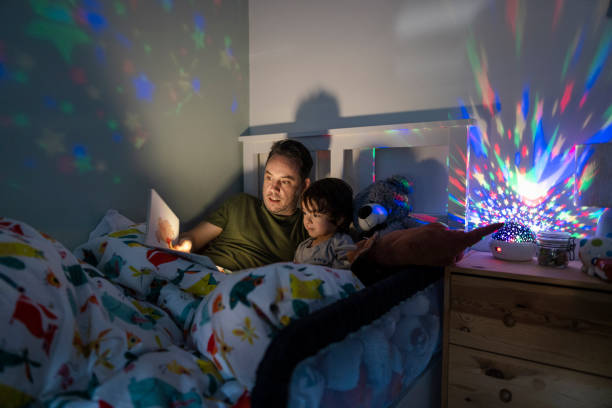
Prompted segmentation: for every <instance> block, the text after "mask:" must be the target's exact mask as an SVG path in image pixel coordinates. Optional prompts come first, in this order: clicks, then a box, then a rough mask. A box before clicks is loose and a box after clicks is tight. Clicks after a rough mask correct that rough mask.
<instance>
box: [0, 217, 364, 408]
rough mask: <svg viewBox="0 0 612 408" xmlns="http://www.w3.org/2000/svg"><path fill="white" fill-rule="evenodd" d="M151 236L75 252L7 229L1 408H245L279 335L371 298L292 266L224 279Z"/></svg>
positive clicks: (127, 234)
mask: <svg viewBox="0 0 612 408" xmlns="http://www.w3.org/2000/svg"><path fill="white" fill-rule="evenodd" d="M94 232H95V231H94ZM143 236H144V226H143V225H123V226H122V228H121V229H119V230H112V231H103V232H102V233H98V234H96V233H92V234H91V235H90V239H89V240H88V242H86V243H85V244H83V245H81V246H79V247H78V248H76V249H75V250H74V251H72V252H71V251H69V250H67V249H66V248H65V247H64V246H63V245H62V244H61V243H60V242H58V241H56V240H54V239H53V238H52V237H50V236H48V235H45V234H44V233H41V232H39V231H37V230H36V229H35V228H32V227H31V226H29V225H27V224H25V223H23V222H19V221H16V220H11V219H6V218H0V294H1V296H0V400H1V401H2V404H3V406H14V407H19V406H24V405H27V404H30V403H32V404H34V405H36V404H40V405H44V406H48V407H72V406H74V407H77V406H78V407H89V406H91V407H131V406H133V407H157V406H171V407H200V406H205V407H231V406H242V405H243V404H245V405H244V406H247V404H248V400H249V391H250V390H251V389H252V387H253V385H254V383H255V371H256V368H257V365H258V363H259V361H260V360H261V358H262V357H263V354H264V352H265V350H266V347H267V346H268V344H269V343H270V341H271V339H272V338H273V337H274V336H275V334H276V333H278V332H279V331H280V330H282V329H283V328H284V327H285V326H287V325H288V324H290V323H291V322H292V321H294V320H295V319H299V318H300V317H303V316H305V315H308V314H309V313H311V312H312V311H314V310H317V309H320V308H322V307H324V306H326V305H328V304H330V303H332V302H335V301H337V300H338V299H341V298H344V297H346V296H349V295H350V294H351V293H353V292H355V291H357V290H360V289H361V288H362V287H363V286H362V285H361V283H360V282H359V280H358V279H357V278H356V277H354V275H353V274H352V273H351V272H350V271H344V270H336V269H329V268H325V267H320V266H311V265H299V264H293V263H279V264H273V265H268V266H265V267H262V268H256V269H250V270H244V271H238V272H234V273H228V271H225V270H223V269H222V268H218V267H217V266H216V265H214V264H213V263H212V262H211V261H210V260H209V259H208V258H205V257H199V258H195V259H186V258H183V257H179V256H177V255H175V254H172V253H168V252H164V251H163V250H159V249H155V248H150V247H146V246H144V245H143V244H142V242H143Z"/></svg>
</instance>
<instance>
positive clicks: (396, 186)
mask: <svg viewBox="0 0 612 408" xmlns="http://www.w3.org/2000/svg"><path fill="white" fill-rule="evenodd" d="M411 194H412V183H411V182H410V181H409V180H408V179H407V178H406V177H404V176H400V175H395V176H392V177H389V178H387V179H384V180H379V181H376V182H374V183H372V184H370V185H369V186H368V187H366V188H365V189H363V190H361V191H360V192H359V193H357V195H356V196H355V199H354V202H353V205H354V209H355V210H354V213H353V226H354V228H355V232H356V234H355V235H356V236H357V238H364V237H369V236H371V235H373V234H374V233H375V232H378V233H379V235H384V234H386V233H388V232H391V231H394V230H397V229H403V228H411V227H415V226H418V225H421V224H420V223H419V222H417V221H416V220H415V219H413V218H411V217H410V212H411V211H412V205H411V204H410V195H411Z"/></svg>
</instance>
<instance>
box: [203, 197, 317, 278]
mask: <svg viewBox="0 0 612 408" xmlns="http://www.w3.org/2000/svg"><path fill="white" fill-rule="evenodd" d="M206 221H208V222H210V223H211V224H214V225H216V226H218V227H220V228H222V229H223V232H221V235H219V236H218V237H217V238H215V239H214V240H213V241H212V242H211V243H210V245H209V246H208V248H206V249H205V250H204V252H202V253H203V254H204V255H206V256H208V257H210V259H212V261H213V262H214V263H215V264H217V265H220V266H222V267H224V268H227V269H230V270H232V271H237V270H240V269H246V268H253V267H256V266H262V265H267V264H270V263H274V262H282V261H291V260H293V256H294V254H295V250H296V248H297V246H298V244H299V243H300V242H302V241H303V240H305V239H306V238H308V234H307V232H306V229H305V228H304V225H303V222H302V212H301V211H300V210H299V209H298V210H297V211H296V212H295V214H293V215H290V216H280V215H274V214H272V213H270V211H268V209H267V208H266V206H265V205H264V204H263V202H262V201H261V200H259V199H257V198H255V197H253V196H250V195H248V194H244V193H243V194H239V195H237V196H234V197H232V198H230V199H229V200H227V201H226V202H225V203H224V204H223V205H222V206H221V208H219V209H218V210H216V211H214V212H213V213H212V214H210V216H208V217H207V218H206Z"/></svg>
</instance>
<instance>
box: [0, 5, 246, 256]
mask: <svg viewBox="0 0 612 408" xmlns="http://www.w3.org/2000/svg"><path fill="white" fill-rule="evenodd" d="M248 87H249V65H248V6H247V2H246V0H214V1H213V0H201V1H199V0H198V1H196V0H192V1H187V0H180V1H172V0H163V1H162V0H159V1H153V0H151V1H148V0H147V1H144V0H130V1H127V0H126V1H111V0H82V1H68V0H64V1H46V0H30V1H23V0H4V1H2V2H1V3H0V135H1V137H0V151H1V152H2V160H1V164H0V168H1V171H0V191H2V193H1V194H2V199H1V200H0V215H2V216H5V217H12V218H17V219H19V220H22V221H26V222H28V223H30V224H31V225H33V226H35V227H37V228H39V229H41V230H43V231H45V232H47V233H49V234H51V235H53V236H54V237H56V238H57V239H59V240H60V241H62V242H64V243H65V244H67V245H68V246H70V247H72V246H74V245H76V244H78V243H81V242H84V240H85V239H86V238H87V234H88V232H89V231H91V229H92V228H93V227H94V226H95V224H96V223H97V222H98V220H99V219H100V218H101V217H102V216H103V215H104V213H105V211H106V210H107V209H109V208H115V209H117V210H119V211H120V212H121V213H123V214H124V215H126V216H127V217H129V218H131V219H133V220H134V221H137V222H140V221H144V219H145V215H146V202H147V197H148V189H149V188H150V187H154V188H155V189H157V191H158V192H159V193H160V194H161V195H162V197H164V198H165V199H166V201H167V202H168V204H169V205H170V206H171V207H172V208H173V209H174V210H175V212H176V213H177V215H178V216H179V217H180V218H181V219H182V220H183V221H185V222H186V223H187V224H188V225H189V224H193V222H195V220H197V219H198V217H199V216H200V215H201V214H202V212H204V211H206V210H207V209H209V208H210V207H211V206H214V205H216V203H218V202H219V201H220V200H221V199H223V198H225V197H227V196H228V195H230V194H232V193H234V192H237V191H240V189H241V187H242V181H241V163H242V161H241V147H240V145H239V143H238V142H237V137H238V135H240V133H241V132H242V131H243V130H244V129H245V128H246V127H247V126H248V121H249V118H248Z"/></svg>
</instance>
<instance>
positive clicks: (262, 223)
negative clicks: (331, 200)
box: [175, 140, 312, 270]
mask: <svg viewBox="0 0 612 408" xmlns="http://www.w3.org/2000/svg"><path fill="white" fill-rule="evenodd" d="M311 169H312V157H311V156H310V152H309V151H308V149H306V147H305V146H304V145H303V144H301V143H300V142H297V141H295V140H281V141H278V142H276V143H274V145H273V146H272V148H271V150H270V153H269V154H268V159H267V161H266V167H265V173H264V181H263V188H262V196H263V200H259V199H258V198H255V197H253V196H250V195H248V194H239V195H237V196H235V197H233V198H231V199H229V200H228V201H226V202H225V203H224V204H223V205H222V206H221V208H219V209H218V210H216V211H215V212H213V213H212V214H211V215H210V216H209V217H207V218H206V220H205V221H203V222H202V223H200V224H199V225H197V226H196V227H195V228H193V229H192V230H190V231H188V232H187V233H185V234H183V235H182V236H181V239H180V240H179V244H178V245H177V246H176V247H175V249H178V250H181V251H187V252H189V251H191V250H194V251H200V250H201V249H202V248H204V250H203V251H202V254H204V255H206V256H208V257H210V258H211V259H212V261H213V262H214V263H215V264H217V265H220V266H223V267H224V268H227V269H230V270H240V269H246V268H253V267H256V266H262V265H266V264H270V263H274V262H280V261H290V260H292V259H293V255H294V252H295V249H296V247H297V245H298V244H299V243H300V242H301V241H303V240H305V239H306V238H307V237H308V235H307V233H306V230H305V229H304V227H303V223H302V212H301V211H300V210H299V209H298V204H299V202H300V196H301V195H302V192H303V191H304V189H306V187H308V186H309V185H310V178H309V174H310V170H311ZM208 244H210V245H208ZM207 245H208V246H207Z"/></svg>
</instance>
